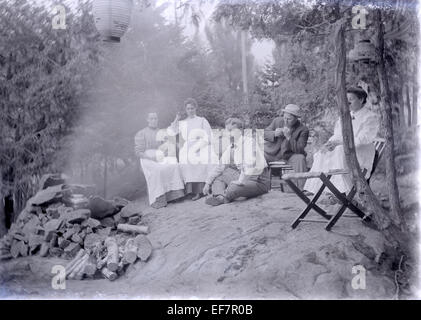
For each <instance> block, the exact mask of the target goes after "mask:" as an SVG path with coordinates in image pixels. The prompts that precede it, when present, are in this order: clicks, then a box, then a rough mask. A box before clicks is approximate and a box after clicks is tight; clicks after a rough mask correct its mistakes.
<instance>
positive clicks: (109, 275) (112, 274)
mask: <svg viewBox="0 0 421 320" xmlns="http://www.w3.org/2000/svg"><path fill="white" fill-rule="evenodd" d="M101 273H102V275H103V276H104V277H105V278H107V279H108V280H110V281H114V280H115V279H117V273H115V272H113V271H111V270H109V269H107V267H104V268H102V269H101Z"/></svg>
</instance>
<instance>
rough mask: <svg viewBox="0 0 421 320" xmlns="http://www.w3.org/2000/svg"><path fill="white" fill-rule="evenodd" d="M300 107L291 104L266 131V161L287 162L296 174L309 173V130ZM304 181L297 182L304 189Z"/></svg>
mask: <svg viewBox="0 0 421 320" xmlns="http://www.w3.org/2000/svg"><path fill="white" fill-rule="evenodd" d="M299 118H301V112H300V107H298V106H297V105H295V104H289V105H287V106H286V107H285V108H284V109H283V110H282V116H279V117H277V118H275V119H274V120H273V121H272V123H271V124H270V125H269V126H268V127H267V128H266V129H265V159H266V161H267V162H268V163H269V162H272V161H285V162H287V163H288V164H290V165H291V166H292V168H293V169H294V171H295V172H305V171H307V164H306V152H305V151H304V148H305V147H306V145H307V140H308V134H309V131H308V128H307V127H306V126H304V125H303V124H301V122H300V121H299ZM304 182H305V181H304V180H298V181H296V184H297V186H298V187H299V188H300V189H302V188H303V186H304Z"/></svg>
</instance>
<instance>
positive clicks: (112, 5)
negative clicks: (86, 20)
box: [92, 0, 133, 42]
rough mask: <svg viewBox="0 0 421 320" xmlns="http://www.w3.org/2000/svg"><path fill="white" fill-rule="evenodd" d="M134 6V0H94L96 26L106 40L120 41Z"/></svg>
mask: <svg viewBox="0 0 421 320" xmlns="http://www.w3.org/2000/svg"><path fill="white" fill-rule="evenodd" d="M132 6H133V2H132V0H94V2H93V7H92V9H93V10H92V11H93V14H94V19H95V26H96V28H97V29H98V32H99V33H100V34H101V37H102V39H103V40H104V41H109V42H120V38H121V37H122V36H123V35H124V33H125V32H126V31H127V28H128V26H129V22H130V14H131V11H132Z"/></svg>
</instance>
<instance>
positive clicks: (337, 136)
mask: <svg viewBox="0 0 421 320" xmlns="http://www.w3.org/2000/svg"><path fill="white" fill-rule="evenodd" d="M328 141H340V142H342V141H343V138H342V125H341V119H340V118H339V119H338V121H336V123H335V129H334V130H333V136H331V137H330V138H329V140H328Z"/></svg>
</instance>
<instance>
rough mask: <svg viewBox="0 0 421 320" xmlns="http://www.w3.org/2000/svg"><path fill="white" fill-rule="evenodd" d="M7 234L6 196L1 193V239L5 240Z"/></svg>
mask: <svg viewBox="0 0 421 320" xmlns="http://www.w3.org/2000/svg"><path fill="white" fill-rule="evenodd" d="M0 183H1V181H0ZM6 233H7V228H6V208H5V203H4V196H3V195H2V194H1V193H0V238H3V236H4V235H5V234H6Z"/></svg>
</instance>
